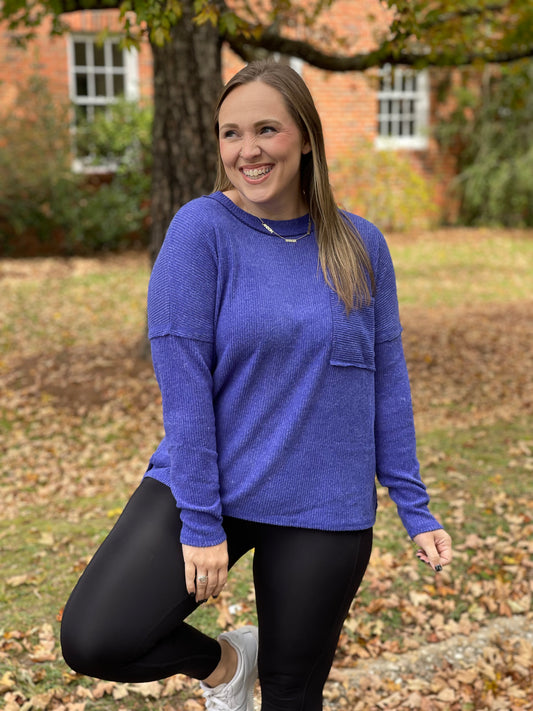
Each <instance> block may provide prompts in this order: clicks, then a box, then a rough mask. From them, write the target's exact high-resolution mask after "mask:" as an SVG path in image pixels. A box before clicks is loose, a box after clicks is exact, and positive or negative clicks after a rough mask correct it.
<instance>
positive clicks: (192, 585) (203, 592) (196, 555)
mask: <svg viewBox="0 0 533 711" xmlns="http://www.w3.org/2000/svg"><path fill="white" fill-rule="evenodd" d="M182 549H183V559H184V561H185V582H186V585H187V591H188V593H189V594H190V595H194V596H195V599H196V602H203V601H205V600H207V599H208V598H209V597H211V595H213V596H214V597H216V596H217V595H219V594H220V592H221V590H222V588H223V587H224V585H225V584H226V581H227V579H228V544H227V542H226V541H223V542H222V543H219V544H218V545H216V546H208V547H206V548H197V547H196V546H187V545H185V543H182Z"/></svg>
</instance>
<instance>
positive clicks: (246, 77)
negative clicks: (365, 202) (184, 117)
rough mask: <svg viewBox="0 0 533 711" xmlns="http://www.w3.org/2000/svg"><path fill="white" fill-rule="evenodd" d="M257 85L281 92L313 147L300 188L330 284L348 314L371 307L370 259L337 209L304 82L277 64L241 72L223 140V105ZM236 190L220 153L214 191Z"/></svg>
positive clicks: (227, 90) (302, 168) (259, 64)
mask: <svg viewBox="0 0 533 711" xmlns="http://www.w3.org/2000/svg"><path fill="white" fill-rule="evenodd" d="M252 81H262V82H264V83H265V84H268V85H269V86H271V87H273V88H274V89H277V90H278V91H279V92H280V94H281V95H282V96H283V98H284V101H285V103H286V105H287V108H288V110H289V112H290V114H291V116H292V117H293V119H294V121H295V122H296V125H297V126H298V128H299V130H300V132H301V134H302V136H303V138H304V140H305V141H308V142H309V144H310V145H311V151H310V153H307V154H304V155H302V159H301V164H300V184H301V190H302V195H303V197H304V199H305V201H306V203H307V205H308V208H309V214H310V216H311V219H312V220H313V222H314V224H315V233H316V239H317V243H318V253H319V259H320V265H321V267H322V271H323V273H324V278H325V280H326V282H327V283H328V284H329V285H330V287H332V288H333V289H334V290H335V291H336V292H337V294H338V296H339V298H340V299H342V301H343V302H344V304H345V306H346V312H347V313H349V312H350V311H351V310H352V309H353V308H360V307H361V306H363V305H368V304H369V303H370V302H371V297H372V293H373V291H374V275H373V271H372V265H371V263H370V258H369V256H368V253H367V251H366V248H365V245H364V243H363V241H362V239H361V236H360V235H359V233H358V231H357V229H356V228H355V225H353V224H352V222H351V220H350V219H349V218H348V217H347V216H346V215H345V214H344V213H342V212H341V211H340V210H339V209H338V207H337V205H336V203H335V198H334V196H333V191H332V189H331V186H330V184H329V175H328V166H327V163H326V149H325V145H324V134H323V131H322V123H321V121H320V116H319V115H318V111H317V109H316V106H315V104H314V101H313V98H312V96H311V93H310V92H309V89H308V88H307V85H306V84H305V82H304V80H303V79H302V78H301V76H300V75H299V74H298V73H297V72H296V71H294V69H292V68H291V67H289V66H288V65H286V64H280V63H277V62H273V61H271V60H261V61H257V62H251V63H250V64H248V65H247V66H246V67H244V69H241V71H240V72H238V73H237V74H235V76H234V77H232V79H230V80H229V82H228V83H227V84H226V85H225V87H224V89H223V90H222V93H221V95H220V97H219V100H218V102H217V105H216V108H215V116H214V121H215V133H216V136H217V140H218V138H219V122H218V117H219V113H220V107H221V106H222V103H223V102H224V100H225V98H226V97H227V96H228V94H229V93H230V92H231V91H233V89H236V88H237V87H238V86H242V85H243V84H248V83H250V82H252ZM232 188H233V185H232V184H231V182H230V181H229V180H228V177H227V175H226V171H225V170H224V164H223V163H222V159H221V156H220V151H219V154H218V164H217V177H216V182H215V186H214V190H220V191H222V192H224V191H226V190H230V189H232Z"/></svg>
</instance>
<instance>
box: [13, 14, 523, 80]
mask: <svg viewBox="0 0 533 711" xmlns="http://www.w3.org/2000/svg"><path fill="white" fill-rule="evenodd" d="M184 4H187V3H184V2H183V0H122V2H121V0H40V2H36V1H35V0H29V1H28V0H4V2H3V3H2V5H1V6H0V20H6V21H7V22H8V26H9V29H10V30H11V31H12V32H14V33H16V34H17V37H18V38H19V39H20V40H24V39H27V38H29V37H31V36H32V34H33V33H34V31H35V28H36V27H37V26H38V25H39V24H40V23H41V22H42V20H43V19H44V18H45V17H47V16H49V17H51V18H52V32H53V33H59V32H61V31H63V30H64V29H65V24H64V21H63V18H62V16H63V14H64V13H68V12H72V11H76V10H90V9H100V10H101V9H106V8H118V9H119V10H120V13H121V18H122V20H123V24H124V31H125V41H126V42H127V43H135V42H138V41H139V39H140V36H141V35H142V34H143V33H147V34H149V36H150V40H151V42H152V43H153V44H156V45H158V46H161V45H163V44H164V43H165V42H166V41H168V40H169V39H170V36H171V30H172V27H173V26H175V25H176V24H178V23H179V22H180V20H181V19H182V16H183V5H184ZM334 4H335V0H234V1H233V2H226V1H225V0H194V3H193V8H194V22H195V23H196V24H197V25H202V24H205V23H210V24H212V25H213V26H214V27H216V28H217V30H218V34H219V37H220V38H221V39H222V40H225V41H227V42H228V43H229V44H230V46H231V47H232V49H233V50H234V51H235V52H236V53H237V54H238V55H240V56H241V57H242V58H243V59H245V60H250V59H252V58H253V57H255V56H257V53H258V52H261V51H265V50H266V51H268V52H278V53H280V54H285V55H290V56H293V57H298V58H301V59H303V60H305V61H306V62H308V63H310V64H312V65H314V66H316V67H319V68H321V69H325V70H330V71H364V70H366V69H369V68H370V67H375V66H382V65H383V64H402V65H407V66H414V67H416V68H421V67H423V66H428V65H433V66H464V65H469V64H474V63H478V62H479V63H484V62H491V63H500V64H501V63H507V62H512V61H515V60H518V59H522V58H525V57H531V56H533V4H532V3H531V2H530V0H414V1H412V0H378V2H377V4H376V5H377V6H378V5H380V6H381V8H383V9H384V10H385V11H387V12H388V13H389V14H390V23H389V26H388V28H387V29H386V30H383V31H381V32H378V31H376V46H375V47H374V48H373V49H371V50H366V51H352V50H351V48H350V42H349V38H339V37H337V38H336V40H337V42H336V43H335V44H333V45H332V44H331V42H329V43H327V42H321V41H320V37H318V40H317V32H316V31H315V30H316V26H317V23H318V22H319V20H320V19H321V18H322V17H323V16H324V14H325V13H327V10H328V8H329V7H331V6H332V5H334ZM374 20H375V18H374V16H373V14H372V7H371V5H370V6H369V10H368V21H369V22H373V21H374ZM295 25H297V26H298V27H300V28H303V29H304V30H305V31H304V33H303V34H304V35H305V38H304V39H301V37H295V36H294V33H293V32H291V27H294V26H295ZM299 34H300V35H301V34H302V33H299ZM331 47H334V51H333V52H332V51H331Z"/></svg>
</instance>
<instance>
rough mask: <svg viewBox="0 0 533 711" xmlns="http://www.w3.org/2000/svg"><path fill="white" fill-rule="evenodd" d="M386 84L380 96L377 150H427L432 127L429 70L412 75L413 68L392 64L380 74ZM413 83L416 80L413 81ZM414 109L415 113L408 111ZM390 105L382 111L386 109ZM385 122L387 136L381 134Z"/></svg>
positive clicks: (378, 96) (380, 90)
mask: <svg viewBox="0 0 533 711" xmlns="http://www.w3.org/2000/svg"><path fill="white" fill-rule="evenodd" d="M380 77H381V79H382V82H383V85H382V87H381V88H380V89H379V91H378V94H377V102H378V113H377V122H378V135H377V136H376V140H375V146H376V148H377V149H378V150H395V149H406V150H424V149H426V148H427V147H428V143H429V138H428V125H429V74H428V72H427V70H422V71H420V72H416V73H415V72H413V70H410V69H402V68H394V69H393V70H392V69H391V67H390V66H389V65H387V66H385V67H383V69H382V70H381V71H380ZM413 80H414V81H413ZM406 104H408V107H412V112H411V113H410V112H409V108H407V109H406ZM384 105H388V107H387V110H386V111H383V108H382V107H383V106H384ZM383 123H386V124H388V125H387V130H388V132H387V133H383V134H380V133H379V131H380V128H381V127H382V125H383Z"/></svg>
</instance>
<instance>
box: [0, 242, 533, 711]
mask: <svg viewBox="0 0 533 711" xmlns="http://www.w3.org/2000/svg"><path fill="white" fill-rule="evenodd" d="M532 245H533V236H532V235H531V234H528V233H520V234H514V233H510V234H508V233H506V234H503V235H502V234H500V233H480V232H460V233H459V232H446V233H441V234H436V235H435V234H434V235H425V236H422V237H419V238H418V239H416V240H407V238H397V239H396V240H394V239H392V240H391V249H392V252H393V256H394V258H395V262H396V266H397V272H398V282H399V288H400V296H401V300H402V304H403V305H402V321H403V325H404V343H405V349H406V357H407V360H408V365H409V370H410V376H411V381H412V388H413V400H414V404H415V412H416V421H417V430H418V433H419V456H420V460H421V464H422V468H423V472H424V478H425V480H426V483H427V484H428V488H429V490H430V493H431V495H432V499H433V502H434V504H433V506H434V510H435V512H436V514H437V515H439V516H441V517H442V518H443V519H444V520H445V522H446V527H447V528H448V529H449V530H450V532H451V534H452V536H453V538H454V540H455V543H456V558H455V560H454V564H453V566H452V567H450V569H446V570H445V571H444V572H443V573H442V574H441V575H440V576H438V577H435V576H434V575H433V574H432V573H431V571H429V569H427V568H426V567H424V566H422V565H421V564H420V563H418V561H417V560H416V558H415V557H414V555H413V553H414V550H413V547H412V545H411V544H410V542H409V541H408V539H407V538H406V536H405V533H404V532H403V530H402V529H401V526H400V524H399V522H398V520H397V517H396V514H395V511H394V509H393V507H392V505H391V503H390V501H389V500H388V498H387V496H386V492H384V491H380V492H379V501H380V514H379V519H378V524H377V525H376V529H375V534H376V546H375V550H374V552H373V556H372V561H371V565H370V568H369V571H368V574H367V576H366V578H365V581H364V584H363V587H362V589H361V592H360V594H359V596H358V598H357V599H356V601H355V602H354V604H353V606H352V610H351V613H350V616H349V618H348V620H347V622H346V625H345V628H344V631H343V634H342V637H341V640H340V645H339V650H338V654H337V659H336V662H335V666H334V669H333V671H332V674H331V679H330V682H328V685H327V688H326V701H325V708H326V709H330V711H334V710H335V709H341V708H342V709H344V708H345V709H353V710H354V711H375V710H379V709H423V710H424V711H433V710H434V709H435V710H437V709H438V710H440V709H443V710H449V711H469V710H470V709H491V710H492V709H498V710H502V711H503V710H506V711H514V709H533V693H532V691H531V689H532V688H533V646H532V645H533V632H532V626H533V613H532V605H531V600H532V593H533V483H532V481H531V473H532V471H533V454H532V449H533V437H532V434H531V413H532V408H533V367H532V366H533V362H532V355H531V353H532V351H531V344H532V337H533V319H532V318H531V314H532V313H533V308H532V307H533V291H532V290H531V284H532V283H533V282H532V281H531V277H532V265H533V248H532ZM147 276H148V264H147V261H146V258H145V257H144V256H142V255H134V254H130V255H124V256H121V257H108V258H106V259H94V260H93V259H68V260H65V259H49V260H46V259H44V260H20V261H12V260H3V261H0V285H1V287H2V289H1V292H0V314H1V316H0V318H1V321H0V323H1V331H0V339H1V340H0V390H1V392H2V398H1V400H0V427H1V432H2V440H1V456H2V462H1V471H0V520H1V522H2V523H1V528H0V549H1V551H2V579H1V581H0V604H1V607H2V616H1V620H0V633H1V637H0V698H2V699H3V703H4V708H5V709H6V711H18V710H19V709H25V710H26V711H29V710H30V709H42V710H43V711H45V710H48V709H50V710H56V711H58V710H61V709H65V710H68V711H90V709H100V708H110V709H115V710H116V711H119V710H121V709H122V710H124V711H125V710H126V709H144V708H151V709H161V710H164V711H170V710H171V709H176V710H178V709H180V710H183V711H199V710H200V709H201V708H203V704H202V700H201V698H200V696H199V693H198V686H197V684H196V683H192V682H189V681H188V680H186V679H184V678H182V677H172V678H170V679H168V680H163V681H160V682H153V683H150V684H142V685H136V684H113V683H108V682H99V681H96V680H91V679H86V678H83V677H78V676H76V675H74V674H72V673H71V672H70V671H69V670H68V669H67V667H66V666H65V664H64V663H63V662H62V660H61V654H60V650H59V647H58V629H59V619H60V616H61V610H62V606H63V604H64V602H65V599H66V597H67V595H68V592H69V590H70V589H71V588H72V586H73V584H74V583H75V581H76V579H77V577H78V576H79V573H80V572H81V571H82V570H83V567H84V566H85V564H86V562H87V560H88V559H89V557H90V555H91V553H92V552H93V551H94V549H95V547H96V546H97V545H98V542H99V541H101V540H102V538H103V537H104V535H105V533H106V531H107V530H108V529H109V527H110V526H111V525H112V523H113V520H114V519H115V518H116V517H117V515H118V513H119V512H120V510H121V508H122V506H123V505H124V503H125V500H126V498H127V496H128V494H129V493H130V492H131V490H132V489H133V487H134V486H135V485H136V483H137V482H138V481H139V479H140V476H141V475H142V473H143V471H144V469H145V466H146V462H147V460H148V458H149V456H150V454H151V452H152V450H153V448H154V446H155V444H156V443H157V441H158V439H159V437H160V436H161V433H162V430H161V417H160V399H159V394H158V391H157V386H156V384H155V381H154V378H153V375H152V371H151V366H150V364H149V363H147V362H145V361H143V360H141V359H140V358H138V357H137V350H136V349H137V348H138V345H139V342H140V338H141V334H142V331H143V327H144V301H145V296H146V285H147ZM253 602H254V599H253V590H252V587H251V578H250V569H249V560H246V561H245V562H244V564H243V565H242V566H241V567H240V568H239V569H238V570H237V571H236V572H235V574H234V575H233V576H232V580H231V583H230V585H229V586H228V589H227V591H225V592H224V594H223V595H222V596H221V597H220V598H219V600H218V601H217V602H216V604H215V603H210V604H208V605H207V606H206V608H205V609H204V610H203V611H201V612H199V613H195V614H196V615H197V617H198V620H197V621H198V624H201V625H202V626H203V627H204V628H205V629H206V630H207V631H209V632H212V633H216V632H217V631H218V630H221V629H224V628H229V627H232V626H234V625H237V624H241V623H243V622H253V621H254V604H253Z"/></svg>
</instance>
